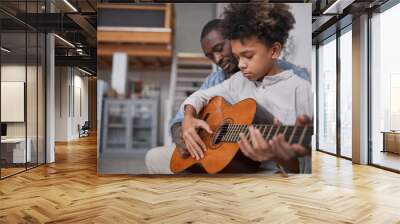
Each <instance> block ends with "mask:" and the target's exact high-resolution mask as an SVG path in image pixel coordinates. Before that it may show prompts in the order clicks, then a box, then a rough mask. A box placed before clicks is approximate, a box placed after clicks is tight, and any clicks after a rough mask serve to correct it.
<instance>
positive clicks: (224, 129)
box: [215, 124, 313, 145]
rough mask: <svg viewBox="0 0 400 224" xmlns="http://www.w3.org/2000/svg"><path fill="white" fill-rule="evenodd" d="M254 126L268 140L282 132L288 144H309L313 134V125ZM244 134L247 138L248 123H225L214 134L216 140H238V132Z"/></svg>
mask: <svg viewBox="0 0 400 224" xmlns="http://www.w3.org/2000/svg"><path fill="white" fill-rule="evenodd" d="M253 126H254V127H255V128H257V129H259V130H260V132H261V134H262V136H263V137H264V138H265V139H267V140H270V139H272V138H273V137H274V136H277V135H278V134H283V135H284V137H285V140H286V141H287V142H289V143H290V144H301V145H308V144H310V140H311V136H312V134H313V127H312V126H310V125H305V126H297V125H296V126H286V125H280V126H276V125H268V124H255V125H253ZM240 133H243V134H245V136H246V138H247V139H249V134H250V133H249V125H236V124H225V125H222V126H221V127H220V129H219V130H218V135H217V136H216V139H215V140H216V141H217V142H231V143H233V142H238V141H239V139H240V137H239V134H240Z"/></svg>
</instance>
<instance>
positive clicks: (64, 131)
mask: <svg viewBox="0 0 400 224" xmlns="http://www.w3.org/2000/svg"><path fill="white" fill-rule="evenodd" d="M82 75H83V73H81V72H80V71H79V70H77V69H75V68H71V67H57V68H56V84H55V85H56V92H55V120H56V122H55V123H56V133H55V141H70V140H73V139H77V138H78V124H80V125H81V126H82V125H83V124H84V122H85V121H87V120H88V105H89V104H88V78H87V77H84V76H82ZM79 89H80V94H81V97H80V99H81V103H80V104H81V106H82V115H81V114H80V113H79V107H77V105H79V102H78V101H77V100H79V98H78V97H77V96H79V93H78V91H79ZM74 110H75V111H74Z"/></svg>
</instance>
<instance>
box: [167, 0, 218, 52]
mask: <svg viewBox="0 0 400 224" xmlns="http://www.w3.org/2000/svg"><path fill="white" fill-rule="evenodd" d="M173 6H174V14H175V19H174V21H175V27H174V28H175V29H174V32H175V51H176V52H189V53H201V54H202V53H203V51H202V50H201V46H200V33H201V30H202V28H203V26H204V25H205V24H206V23H207V22H208V21H210V20H211V19H214V18H215V14H216V3H175V4H173Z"/></svg>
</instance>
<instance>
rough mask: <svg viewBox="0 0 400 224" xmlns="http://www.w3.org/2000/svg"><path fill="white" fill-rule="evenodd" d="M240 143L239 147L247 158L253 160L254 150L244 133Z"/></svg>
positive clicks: (241, 134)
mask: <svg viewBox="0 0 400 224" xmlns="http://www.w3.org/2000/svg"><path fill="white" fill-rule="evenodd" d="M239 136H240V141H239V147H240V149H241V150H242V152H243V154H244V155H245V156H247V157H250V158H253V157H254V155H253V150H252V148H251V145H250V143H249V141H247V139H246V137H245V135H244V134H243V133H240V135H239Z"/></svg>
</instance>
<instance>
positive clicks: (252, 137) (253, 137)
mask: <svg viewBox="0 0 400 224" xmlns="http://www.w3.org/2000/svg"><path fill="white" fill-rule="evenodd" d="M249 131H250V140H251V145H252V146H253V148H254V149H255V150H259V149H260V145H259V144H258V141H257V138H256V135H255V128H254V127H253V126H250V127H249Z"/></svg>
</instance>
